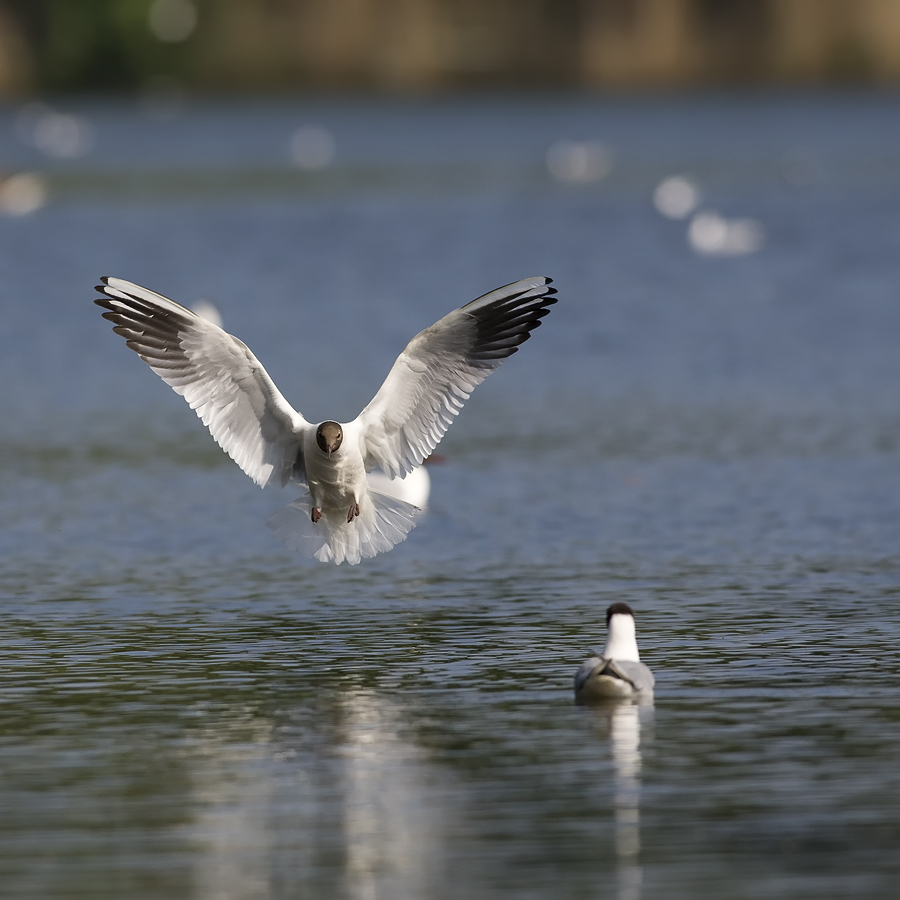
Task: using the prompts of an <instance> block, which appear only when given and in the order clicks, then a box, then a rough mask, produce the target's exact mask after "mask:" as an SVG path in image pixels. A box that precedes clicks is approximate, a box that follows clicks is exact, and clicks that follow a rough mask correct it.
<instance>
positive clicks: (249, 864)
mask: <svg viewBox="0 0 900 900" xmlns="http://www.w3.org/2000/svg"><path fill="white" fill-rule="evenodd" d="M248 728H249V731H248V732H247V733H246V734H242V738H243V739H242V740H240V741H234V740H233V737H234V736H233V735H229V736H228V737H222V736H221V735H219V734H217V733H216V731H215V730H212V729H211V730H209V731H205V730H204V732H202V733H201V735H200V737H199V739H198V740H197V742H196V743H195V744H194V746H193V747H192V753H191V756H192V757H193V763H194V764H193V765H192V766H191V767H190V774H191V802H192V805H193V806H194V808H195V810H196V811H197V812H196V818H195V820H194V824H193V826H192V828H191V837H192V843H194V844H195V846H196V852H195V853H194V854H193V855H192V861H193V865H192V871H193V878H192V881H193V892H194V896H195V897H196V898H197V900H213V898H215V900H232V898H233V900H250V898H256V897H268V896H269V895H270V881H271V873H270V865H269V858H270V829H269V828H268V815H269V809H270V806H271V803H272V800H273V798H274V796H275V793H276V791H275V784H274V780H273V777H272V775H273V773H272V771H271V769H270V768H269V767H268V766H267V765H266V763H265V761H266V758H267V757H268V756H269V755H270V746H271V738H272V728H271V725H270V724H269V723H268V722H266V721H257V722H255V723H253V724H251V725H249V726H248ZM242 731H243V729H242Z"/></svg>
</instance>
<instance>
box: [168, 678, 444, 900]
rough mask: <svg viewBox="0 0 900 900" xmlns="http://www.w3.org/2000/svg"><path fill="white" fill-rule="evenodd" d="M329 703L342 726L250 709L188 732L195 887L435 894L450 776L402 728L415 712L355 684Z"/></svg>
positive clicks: (359, 899) (372, 897)
mask: <svg viewBox="0 0 900 900" xmlns="http://www.w3.org/2000/svg"><path fill="white" fill-rule="evenodd" d="M332 712H333V713H334V714H335V716H336V725H337V728H336V730H331V729H330V728H328V727H326V728H325V730H324V732H323V730H322V726H323V724H324V722H323V721H322V718H321V716H322V713H321V711H320V712H319V713H313V712H312V711H310V710H300V711H296V716H297V719H296V721H294V722H293V723H292V724H289V725H284V726H278V725H275V724H274V723H273V722H271V721H270V720H268V719H265V718H259V717H258V716H253V715H251V714H250V713H247V714H245V715H238V716H237V718H236V719H235V720H233V721H230V722H228V723H227V724H225V723H222V722H221V721H220V722H219V724H218V726H216V727H213V726H210V727H207V728H202V729H200V730H199V732H198V733H196V734H195V735H194V736H193V737H192V738H191V740H190V746H189V749H188V752H187V753H186V757H185V758H186V759H187V760H188V761H189V765H188V771H189V773H190V774H189V781H190V793H189V797H190V807H191V816H190V818H191V824H190V825H189V826H188V829H187V838H188V842H189V844H190V845H191V849H192V852H191V860H192V865H191V888H192V896H194V897H196V898H198V900H212V898H217V900H252V898H262V897H269V896H272V894H273V892H274V891H277V889H278V888H279V886H285V885H290V887H291V890H292V891H293V892H295V893H297V894H298V895H306V894H308V893H313V894H317V895H322V896H341V897H348V898H351V900H377V898H391V900H416V898H420V897H428V896H435V894H436V893H438V892H439V888H440V886H441V884H442V883H443V881H444V878H443V872H442V863H443V859H444V857H445V855H446V854H445V849H444V845H445V842H446V839H447V834H448V831H447V829H448V822H449V821H453V820H454V816H453V814H452V807H453V801H452V800H450V798H451V796H452V794H451V792H450V791H447V790H444V786H445V785H446V773H445V772H444V771H443V770H441V769H438V768H437V767H436V766H434V765H432V764H431V763H430V762H429V761H428V760H427V758H426V755H425V751H424V750H422V749H421V748H420V747H419V746H418V745H417V744H415V743H414V742H412V741H410V740H409V739H407V738H405V737H404V736H403V732H404V730H405V723H406V721H407V720H408V711H407V710H406V709H405V708H404V707H403V706H401V705H400V704H398V703H396V702H395V701H393V700H391V699H389V698H385V697H383V696H381V695H379V694H377V693H376V692H374V691H371V690H363V689H359V690H353V691H350V692H349V693H346V694H343V695H341V696H340V698H339V699H338V701H337V703H336V708H335V709H333V710H332ZM293 716H294V714H293V713H292V714H290V715H289V718H292V717H293ZM328 717H329V714H327V713H326V718H328ZM326 735H327V736H326ZM448 802H449V806H450V809H451V812H450V814H449V815H448Z"/></svg>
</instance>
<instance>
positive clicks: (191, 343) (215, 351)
mask: <svg viewBox="0 0 900 900" xmlns="http://www.w3.org/2000/svg"><path fill="white" fill-rule="evenodd" d="M101 281H103V284H102V285H98V287H97V290H98V291H101V292H102V293H103V294H104V295H105V296H104V297H100V298H97V299H96V300H94V302H95V303H96V304H97V305H98V306H101V307H103V308H104V309H106V310H107V312H105V313H103V318H104V319H108V320H109V321H110V322H112V323H113V325H114V326H115V327H114V328H113V331H115V332H116V334H119V335H121V336H122V337H124V338H125V343H126V344H127V346H128V347H130V348H131V349H132V350H134V351H135V353H137V354H138V355H139V356H140V358H141V359H142V360H144V362H145V363H147V365H149V366H150V368H151V369H153V371H154V372H156V374H157V375H159V377H160V378H162V380H163V381H165V382H166V384H168V385H170V386H171V387H172V388H173V390H175V391H176V392H177V393H179V394H181V396H183V397H184V399H185V400H187V402H188V404H189V405H190V407H191V409H193V410H194V411H195V412H196V413H197V415H198V416H199V417H200V419H201V420H202V421H203V424H204V425H206V426H207V428H209V431H210V434H211V435H212V436H213V437H214V438H215V440H216V443H217V444H218V445H219V446H220V447H221V448H222V449H223V450H224V451H225V452H226V453H227V454H228V455H229V456H230V457H231V458H232V459H233V460H234V461H235V462H236V463H237V464H238V465H239V466H240V467H241V468H242V469H243V470H244V472H246V473H247V475H249V476H250V477H251V478H252V479H253V480H254V481H255V482H256V483H257V484H258V485H260V486H261V487H265V486H266V485H267V484H278V485H281V486H282V487H283V486H284V485H285V484H287V482H288V480H289V479H290V478H291V476H292V474H293V475H294V476H295V477H297V478H298V479H299V480H300V481H305V474H304V472H303V460H302V454H301V449H302V448H301V441H300V432H301V430H302V428H303V427H304V426H307V425H308V423H307V421H306V420H305V419H304V418H303V416H302V415H300V413H298V412H297V411H296V410H294V409H293V408H292V407H291V406H290V404H289V403H288V402H287V400H285V399H284V397H283V396H282V395H281V392H280V391H279V390H278V388H277V387H275V384H274V383H273V382H272V379H271V378H269V375H268V373H267V372H266V370H265V369H264V368H263V366H262V363H260V361H259V360H258V359H257V358H256V357H255V356H254V355H253V353H252V352H251V351H250V348H249V347H248V346H247V345H246V344H245V343H244V342H243V341H240V340H238V338H236V337H233V336H232V335H230V334H227V333H226V332H225V331H223V330H222V329H221V328H219V327H218V326H217V325H215V324H214V323H212V322H210V321H209V320H208V319H206V318H204V317H203V316H202V315H198V314H197V313H194V312H192V311H191V310H189V309H187V308H186V307H184V306H181V305H180V304H179V303H176V302H175V301H174V300H170V299H169V298H168V297H164V296H163V295H162V294H157V293H156V292H155V291H151V290H148V289H147V288H142V287H140V286H138V285H136V284H132V283H131V282H130V281H123V280H122V279H121V278H102V279H101Z"/></svg>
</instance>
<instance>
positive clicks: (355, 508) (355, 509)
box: [347, 503, 359, 523]
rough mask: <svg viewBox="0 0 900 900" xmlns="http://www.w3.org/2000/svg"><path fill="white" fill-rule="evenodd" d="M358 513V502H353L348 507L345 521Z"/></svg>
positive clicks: (348, 520)
mask: <svg viewBox="0 0 900 900" xmlns="http://www.w3.org/2000/svg"><path fill="white" fill-rule="evenodd" d="M358 515H359V504H358V503H354V504H353V506H351V507H350V511H349V512H348V513H347V522H348V523H349V522H352V521H353V520H354V519H355V518H356V517H357V516H358Z"/></svg>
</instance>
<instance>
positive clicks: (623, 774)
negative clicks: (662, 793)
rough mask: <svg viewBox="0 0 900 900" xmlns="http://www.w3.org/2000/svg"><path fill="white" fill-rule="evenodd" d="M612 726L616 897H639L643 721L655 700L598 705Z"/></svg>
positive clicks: (648, 717)
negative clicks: (641, 702) (640, 702)
mask: <svg viewBox="0 0 900 900" xmlns="http://www.w3.org/2000/svg"><path fill="white" fill-rule="evenodd" d="M596 712H597V714H598V715H600V716H602V718H603V719H604V720H605V722H606V724H607V726H608V729H609V743H610V749H611V750H612V759H613V766H614V768H615V789H614V792H613V812H614V815H615V847H616V884H617V891H616V897H617V900H640V897H641V883H642V880H643V872H642V868H641V861H640V855H641V813H640V806H641V725H642V723H643V724H644V725H645V726H649V724H650V722H651V720H652V716H653V705H652V702H650V703H644V704H640V705H639V704H636V703H630V702H623V703H617V704H615V705H610V706H607V707H602V708H598V709H596Z"/></svg>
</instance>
